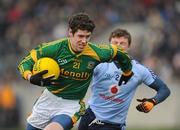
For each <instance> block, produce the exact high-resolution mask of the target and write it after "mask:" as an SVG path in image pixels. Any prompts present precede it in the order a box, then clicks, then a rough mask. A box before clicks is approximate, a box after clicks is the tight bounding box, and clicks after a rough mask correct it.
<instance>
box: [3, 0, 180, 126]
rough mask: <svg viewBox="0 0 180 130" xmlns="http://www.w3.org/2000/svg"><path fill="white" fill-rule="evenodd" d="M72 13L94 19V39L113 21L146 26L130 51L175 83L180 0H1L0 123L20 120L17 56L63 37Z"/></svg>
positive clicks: (179, 68)
mask: <svg viewBox="0 0 180 130" xmlns="http://www.w3.org/2000/svg"><path fill="white" fill-rule="evenodd" d="M77 12H86V13H88V14H89V15H90V16H91V17H92V18H93V19H94V21H95V24H96V29H95V31H94V34H93V36H92V41H94V42H96V39H98V38H100V37H101V36H102V34H103V33H105V32H106V31H107V30H109V29H111V28H112V27H114V26H115V25H126V27H128V25H133V26H136V25H137V23H138V26H139V25H140V26H144V27H146V28H148V29H146V28H145V29H144V30H143V32H144V33H143V34H144V35H143V36H141V37H138V39H137V40H134V41H133V43H132V46H133V49H132V51H131V52H130V54H131V55H132V56H133V57H135V58H136V59H138V60H139V61H140V62H142V63H144V64H146V65H148V66H149V67H150V68H151V69H153V70H154V71H155V72H156V73H157V74H159V75H160V76H162V77H163V78H164V79H166V80H168V81H169V80H170V81H171V82H178V83H179V80H180V1H179V0H0V73H1V77H0V112H1V113H3V114H0V115H1V116H0V127H12V126H13V127H14V126H16V125H20V124H21V121H19V120H21V119H19V118H20V117H23V116H21V114H22V111H23V110H21V109H23V107H20V106H21V105H22V104H21V102H22V101H21V100H22V98H18V97H20V96H19V95H18V93H16V87H15V90H14V86H13V85H14V84H13V83H14V82H15V84H18V83H21V82H23V80H22V79H21V77H20V75H19V73H18V71H17V64H18V63H19V61H20V60H21V58H22V57H23V56H25V55H26V54H27V52H28V51H29V50H30V49H32V48H33V47H35V46H37V45H38V44H39V43H42V42H48V41H52V40H56V39H59V38H62V37H64V36H67V21H68V17H69V16H71V15H72V14H74V13H77ZM125 29H128V28H125ZM129 29H130V28H129ZM138 31H139V30H138V28H137V30H134V31H133V32H132V33H131V34H132V37H134V35H135V34H136V33H138ZM107 39H108V37H107V38H106V39H104V41H107ZM135 39H136V38H135ZM101 41H103V39H101ZM133 44H134V45H133ZM16 86H17V85H16ZM23 87H24V86H22V87H21V88H23ZM11 88H13V89H11ZM36 89H37V88H36ZM30 109H31V108H30ZM6 111H7V112H6ZM5 113H6V114H5ZM10 119H11V120H10ZM8 122H9V123H8ZM13 122H16V123H13ZM10 123H11V125H9V124H10Z"/></svg>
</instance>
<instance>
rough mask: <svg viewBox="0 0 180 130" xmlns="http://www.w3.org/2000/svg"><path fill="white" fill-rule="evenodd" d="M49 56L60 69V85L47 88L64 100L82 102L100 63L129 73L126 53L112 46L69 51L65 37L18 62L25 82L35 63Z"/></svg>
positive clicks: (129, 65) (94, 46) (68, 44)
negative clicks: (112, 63) (113, 64)
mask: <svg viewBox="0 0 180 130" xmlns="http://www.w3.org/2000/svg"><path fill="white" fill-rule="evenodd" d="M42 57H50V58H53V59H54V60H55V61H57V63H58V65H59V67H60V76H59V77H58V79H57V80H59V82H60V84H59V85H58V86H53V85H51V86H47V89H48V90H49V91H50V92H52V93H53V94H54V95H56V96H59V97H62V98H64V99H72V100H77V99H82V98H83V97H84V96H85V94H86V92H87V89H88V86H89V84H90V81H91V78H92V74H93V70H94V68H95V67H96V66H97V65H98V64H99V63H101V62H110V61H111V60H114V59H116V60H117V61H119V63H120V65H121V67H122V70H123V71H124V72H127V73H128V72H130V71H131V68H132V66H131V61H130V59H129V57H128V55H127V54H126V53H124V52H123V51H122V50H120V49H118V48H117V47H116V46H115V45H95V44H92V43H88V44H87V46H86V47H85V49H84V50H83V51H82V52H81V53H75V52H73V50H72V47H71V44H70V41H69V39H68V38H65V39H61V40H57V41H53V42H49V43H43V44H40V45H39V46H38V47H37V48H35V49H33V50H31V51H30V53H29V54H28V55H27V56H26V57H25V58H24V59H23V60H22V61H21V63H20V64H19V66H18V68H19V70H20V72H21V74H22V76H23V77H24V78H25V79H26V77H27V74H28V73H31V72H32V68H33V65H34V63H35V62H36V61H37V60H38V59H40V58H42Z"/></svg>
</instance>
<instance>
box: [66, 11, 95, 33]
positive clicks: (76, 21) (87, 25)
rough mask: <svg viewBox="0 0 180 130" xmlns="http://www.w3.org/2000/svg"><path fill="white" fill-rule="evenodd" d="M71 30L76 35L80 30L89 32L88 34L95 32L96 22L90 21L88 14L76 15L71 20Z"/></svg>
mask: <svg viewBox="0 0 180 130" xmlns="http://www.w3.org/2000/svg"><path fill="white" fill-rule="evenodd" d="M69 28H70V29H71V30H72V33H73V34H74V33H75V32H76V31H77V30H78V29H80V30H87V31H88V32H93V30H94V28H95V24H94V22H93V21H92V20H91V19H90V17H89V16H88V14H86V13H77V14H74V15H73V16H72V17H70V19H69Z"/></svg>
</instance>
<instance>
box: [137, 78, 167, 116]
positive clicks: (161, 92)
mask: <svg viewBox="0 0 180 130" xmlns="http://www.w3.org/2000/svg"><path fill="white" fill-rule="evenodd" d="M148 86H149V87H150V88H152V89H154V90H155V91H156V92H157V93H156V95H155V96H154V97H152V98H149V99H147V98H144V99H137V101H139V102H141V103H140V104H139V105H138V106H136V108H137V110H138V111H140V112H144V113H148V112H149V111H151V110H152V108H153V107H154V106H155V105H157V104H159V103H161V102H163V101H164V100H165V99H166V98H167V97H168V96H169V95H170V89H169V88H168V87H167V85H166V84H165V83H164V82H163V81H162V80H161V79H160V78H159V77H157V76H156V78H155V80H154V82H153V83H151V84H150V85H148Z"/></svg>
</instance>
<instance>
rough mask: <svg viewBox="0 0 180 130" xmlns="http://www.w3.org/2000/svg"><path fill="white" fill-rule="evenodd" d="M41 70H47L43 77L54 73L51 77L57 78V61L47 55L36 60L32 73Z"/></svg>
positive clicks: (58, 71)
mask: <svg viewBox="0 0 180 130" xmlns="http://www.w3.org/2000/svg"><path fill="white" fill-rule="evenodd" d="M43 70H48V73H47V74H44V75H43V78H47V77H49V76H52V75H54V76H55V77H54V78H53V79H57V78H58V77H59V74H60V68H59V65H58V63H57V62H56V61H55V60H54V59H52V58H49V57H43V58H40V59H38V60H37V62H36V63H35V64H34V66H33V74H36V73H38V72H41V71H43Z"/></svg>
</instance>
